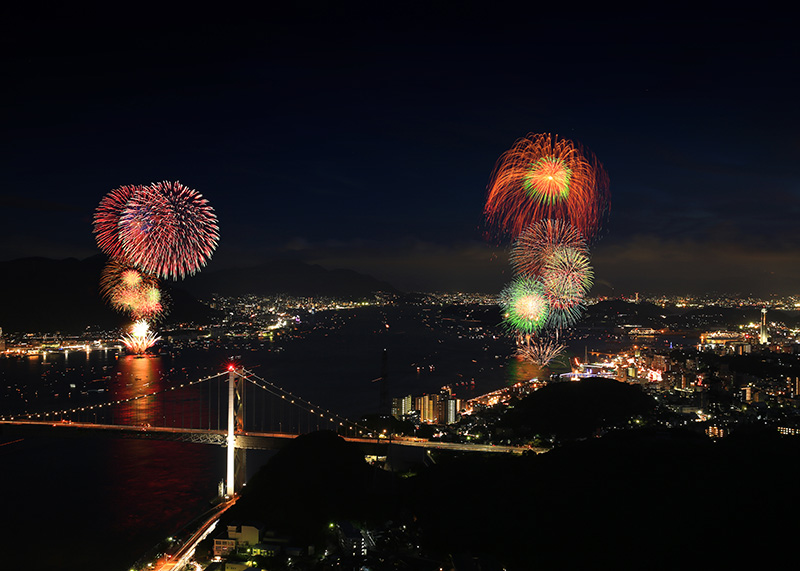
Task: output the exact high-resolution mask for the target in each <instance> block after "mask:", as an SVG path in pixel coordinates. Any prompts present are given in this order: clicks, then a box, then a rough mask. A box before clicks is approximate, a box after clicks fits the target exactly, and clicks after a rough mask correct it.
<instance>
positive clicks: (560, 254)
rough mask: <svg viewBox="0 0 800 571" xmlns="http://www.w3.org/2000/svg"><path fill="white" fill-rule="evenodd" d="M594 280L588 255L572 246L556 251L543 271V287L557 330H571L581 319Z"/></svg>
mask: <svg viewBox="0 0 800 571" xmlns="http://www.w3.org/2000/svg"><path fill="white" fill-rule="evenodd" d="M593 277H594V273H593V271H592V267H591V265H590V264H589V257H588V256H587V255H586V254H585V253H584V252H581V251H580V250H577V249H575V248H572V247H570V246H558V247H556V248H554V249H553V252H552V254H551V255H550V256H549V258H548V259H547V261H546V262H545V264H544V267H543V268H542V284H543V285H544V291H545V295H546V296H547V299H548V301H549V302H550V308H551V312H550V320H551V323H552V325H553V326H554V327H557V328H561V327H569V326H570V325H572V324H573V323H575V322H576V321H577V320H578V319H579V318H580V315H581V311H582V310H583V304H584V298H585V296H586V293H587V292H588V291H589V289H590V288H591V287H592V280H593Z"/></svg>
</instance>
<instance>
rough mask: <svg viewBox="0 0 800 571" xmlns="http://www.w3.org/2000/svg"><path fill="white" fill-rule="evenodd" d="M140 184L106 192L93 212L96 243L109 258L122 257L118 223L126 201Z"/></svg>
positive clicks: (137, 190) (138, 188)
mask: <svg viewBox="0 0 800 571" xmlns="http://www.w3.org/2000/svg"><path fill="white" fill-rule="evenodd" d="M142 188H143V187H142V186H141V185H131V186H121V187H119V188H115V189H114V190H112V191H111V192H109V193H108V194H106V195H105V196H104V197H103V199H102V200H101V201H100V204H99V205H98V206H97V210H95V212H94V234H95V239H96V240H97V245H98V246H99V247H100V249H101V250H102V251H103V252H105V253H106V254H108V255H109V256H110V257H111V258H114V259H121V258H123V257H124V253H123V250H122V243H121V242H120V239H119V223H120V217H121V216H122V212H123V210H125V207H126V206H127V204H128V201H129V200H130V199H131V197H133V196H134V195H135V194H136V193H137V192H139V191H141V189H142Z"/></svg>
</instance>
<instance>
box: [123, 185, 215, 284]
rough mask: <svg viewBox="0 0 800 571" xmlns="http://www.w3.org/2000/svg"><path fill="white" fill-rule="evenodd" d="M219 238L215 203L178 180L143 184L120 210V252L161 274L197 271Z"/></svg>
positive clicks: (172, 275)
mask: <svg viewBox="0 0 800 571" xmlns="http://www.w3.org/2000/svg"><path fill="white" fill-rule="evenodd" d="M218 241H219V228H218V226H217V217H216V214H214V209H213V208H212V207H211V206H210V205H209V204H208V201H207V200H206V199H205V198H203V195H202V194H200V193H199V192H197V191H196V190H194V189H191V188H188V187H186V186H184V185H182V184H181V183H180V182H161V183H153V184H151V185H150V186H147V187H143V188H142V189H141V190H140V191H139V192H136V193H134V194H133V195H132V196H131V197H130V199H129V200H128V201H127V203H126V205H125V208H124V209H123V210H122V212H121V214H120V216H119V242H120V244H121V248H122V251H123V252H124V258H125V259H126V260H128V261H129V262H130V263H131V264H133V265H134V266H136V267H137V268H139V269H140V270H142V271H143V272H146V273H148V274H153V275H156V276H159V277H162V278H171V279H178V278H181V279H182V278H184V277H186V276H187V275H191V274H194V273H196V272H197V271H198V270H199V269H200V268H201V267H203V266H205V265H206V263H207V261H208V259H209V258H210V257H211V255H212V254H213V252H214V250H215V249H216V246H217V242H218Z"/></svg>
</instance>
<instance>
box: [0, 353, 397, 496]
mask: <svg viewBox="0 0 800 571" xmlns="http://www.w3.org/2000/svg"><path fill="white" fill-rule="evenodd" d="M140 389H141V387H140V388H139V390H137V389H134V390H132V391H128V392H130V393H132V394H130V395H126V394H124V393H125V391H124V390H117V391H115V392H116V393H117V394H116V395H115V396H116V397H117V398H112V400H109V401H107V402H96V403H93V404H91V403H86V404H82V405H80V406H72V407H70V408H63V409H58V410H49V411H40V412H26V413H21V414H13V415H12V414H9V415H4V416H0V426H4V427H6V430H7V429H12V430H13V429H17V430H20V431H24V432H26V433H30V432H31V431H43V430H45V431H48V432H50V433H52V431H53V430H54V429H58V432H59V433H60V434H63V435H70V436H81V435H86V434H87V433H89V432H92V433H96V432H97V431H103V432H105V433H107V434H109V435H112V436H117V437H125V438H152V439H159V440H179V441H185V442H192V443H201V444H215V445H221V446H225V447H226V448H227V470H226V477H225V482H226V495H227V496H231V497H232V496H233V495H234V493H235V492H237V491H238V490H240V489H241V487H242V486H243V485H244V483H245V477H246V476H245V451H246V450H247V449H275V448H279V447H281V446H282V445H283V444H285V443H286V442H288V441H289V440H290V439H292V438H295V437H297V436H298V435H300V434H305V433H308V432H313V431H318V430H332V431H334V432H336V433H337V434H339V435H340V436H342V437H344V438H346V439H347V440H351V441H355V442H359V443H361V444H362V446H366V447H367V448H368V449H371V450H367V451H368V452H372V453H374V452H375V451H376V450H375V445H376V444H378V443H377V442H376V439H374V438H371V437H370V431H369V429H368V428H366V427H365V426H362V425H360V424H358V423H355V422H352V421H350V420H348V419H347V418H345V417H343V416H341V415H338V414H336V413H334V412H332V411H330V410H328V409H326V408H323V407H320V406H316V405H314V404H312V403H310V402H309V401H307V400H305V399H303V398H301V397H299V396H297V395H294V394H292V393H291V392H289V391H286V390H285V389H282V388H281V387H279V386H277V385H276V384H274V383H272V382H270V381H268V380H266V379H263V378H262V377H260V376H258V375H257V374H255V373H254V372H253V371H250V370H247V369H244V368H237V367H235V366H233V365H231V366H229V367H228V369H227V370H226V371H223V372H221V373H218V374H215V375H211V376H208V377H204V378H200V379H197V380H194V381H189V382H185V383H181V384H179V385H173V386H165V387H162V388H159V389H158V390H152V391H150V392H142V391H141V390H140ZM136 392H138V393H139V394H133V393H136ZM120 393H123V394H120ZM62 431H63V432H62ZM384 448H385V445H384Z"/></svg>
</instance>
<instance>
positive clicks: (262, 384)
mask: <svg viewBox="0 0 800 571" xmlns="http://www.w3.org/2000/svg"><path fill="white" fill-rule="evenodd" d="M241 371H242V372H241V373H239V372H238V370H237V374H239V375H240V376H241V377H242V378H243V379H245V380H247V381H249V382H250V383H251V384H252V385H254V386H256V387H258V388H260V389H262V390H264V391H267V392H268V393H270V394H271V395H273V396H276V397H280V398H281V399H283V400H285V401H287V402H288V403H289V404H291V405H294V406H295V407H297V408H299V409H301V410H304V411H306V412H308V413H309V414H313V415H316V416H319V417H320V418H322V419H324V418H325V417H326V415H327V417H328V420H329V421H330V422H334V423H335V422H338V423H339V426H342V427H344V426H345V425H349V426H350V427H351V428H354V429H357V430H358V431H359V433H360V434H364V433H366V432H368V431H369V429H368V428H367V427H366V426H363V425H361V424H358V423H357V422H353V421H352V420H349V419H347V418H345V417H343V416H341V415H338V414H336V413H334V412H331V411H330V410H328V409H326V408H323V407H321V406H317V405H315V404H314V403H311V402H309V401H307V400H305V399H304V398H302V397H299V396H297V395H294V394H292V393H291V392H289V391H287V390H286V389H283V388H281V387H279V386H278V385H276V384H275V383H272V382H270V381H268V380H266V379H264V378H263V377H259V376H258V375H256V374H255V373H254V372H253V371H249V370H247V369H244V368H242V369H241Z"/></svg>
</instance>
